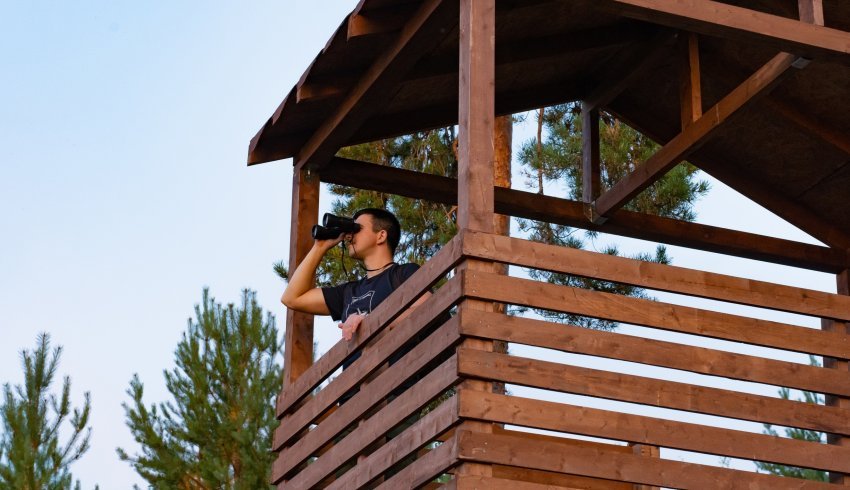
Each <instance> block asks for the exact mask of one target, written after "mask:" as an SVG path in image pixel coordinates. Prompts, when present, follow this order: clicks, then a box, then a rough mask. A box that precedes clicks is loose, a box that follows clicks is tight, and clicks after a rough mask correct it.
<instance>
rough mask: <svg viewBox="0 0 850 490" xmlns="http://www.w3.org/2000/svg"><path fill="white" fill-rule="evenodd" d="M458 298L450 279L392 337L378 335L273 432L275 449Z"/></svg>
mask: <svg viewBox="0 0 850 490" xmlns="http://www.w3.org/2000/svg"><path fill="white" fill-rule="evenodd" d="M459 298H460V281H459V276H455V277H453V278H452V279H451V280H450V281H449V282H447V283H446V284H445V285H443V287H441V288H440V289H439V290H438V291H437V292H436V293H434V295H433V296H431V297H430V298H428V299H427V300H426V301H425V302H424V303H423V304H421V305H419V306H418V307H417V308H416V309H415V310H414V311H413V312H412V313H411V314H410V316H408V317H407V318H405V319H404V320H402V321H401V322H400V323H399V324H398V325H396V326H395V327H394V328H393V330H392V334H389V335H381V336H380V338H378V339H376V341H375V342H374V345H370V346H369V347H367V348H366V350H365V351H364V353H363V355H362V356H361V357H360V358H359V359H357V361H355V362H354V363H353V364H352V365H351V366H349V367H348V369H346V370H344V371H343V372H342V374H340V375H339V376H337V377H336V378H334V380H333V382H331V383H330V384H329V385H328V386H327V387H325V388H324V389H323V390H321V391H319V393H318V394H316V396H314V397H312V398H308V399H306V402H305V403H304V405H303V406H301V407H299V408H298V410H297V411H296V412H295V413H293V414H292V415H291V416H290V417H289V418H287V419H286V420H285V422H284V423H281V425H280V427H279V428H278V430H276V431H275V441H274V447H281V446H283V445H287V444H289V443H290V440H291V439H292V438H293V437H295V436H296V435H298V433H299V432H301V431H302V430H303V429H305V428H307V427H308V426H309V425H310V424H311V423H313V422H314V421H315V420H316V419H317V418H318V417H319V416H321V415H322V413H323V412H324V411H326V410H328V409H329V408H331V407H332V406H333V404H335V403H336V402H337V401H338V400H339V399H340V398H341V397H342V396H343V395H344V394H345V393H347V392H348V391H350V390H351V389H353V388H355V387H356V386H357V385H358V384H360V383H361V382H363V380H364V379H366V378H367V377H368V376H369V375H370V374H372V373H373V372H375V370H376V369H378V368H379V367H380V366H381V365H382V364H383V363H385V362H386V361H387V359H388V358H389V357H390V356H391V355H392V354H393V353H394V352H396V351H398V350H399V349H400V348H401V347H402V346H403V345H404V344H405V343H407V342H408V341H409V340H410V339H411V338H413V337H414V336H415V335H416V334H417V333H418V332H420V331H421V330H422V329H423V328H424V327H425V326H426V325H428V324H429V323H430V322H431V321H433V320H434V318H435V317H436V316H438V315H441V314H443V313H444V312H446V311H448V309H449V308H451V307H452V305H453V304H454V303H455V302H457V300H458V299H459Z"/></svg>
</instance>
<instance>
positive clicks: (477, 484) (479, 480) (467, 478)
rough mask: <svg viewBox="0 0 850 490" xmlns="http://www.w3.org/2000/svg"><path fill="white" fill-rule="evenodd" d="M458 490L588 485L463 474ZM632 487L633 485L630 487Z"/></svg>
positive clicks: (568, 489)
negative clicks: (556, 483) (532, 481)
mask: <svg viewBox="0 0 850 490" xmlns="http://www.w3.org/2000/svg"><path fill="white" fill-rule="evenodd" d="M452 488H456V489H457V490H577V489H579V488H580V489H584V488H586V487H565V486H562V485H553V484H544V483H531V482H525V481H520V480H512V479H507V478H493V477H487V476H475V475H462V476H459V477H458V478H457V480H456V483H455V486H454V487H452ZM628 488H629V489H631V488H632V486H631V485H629V487H628Z"/></svg>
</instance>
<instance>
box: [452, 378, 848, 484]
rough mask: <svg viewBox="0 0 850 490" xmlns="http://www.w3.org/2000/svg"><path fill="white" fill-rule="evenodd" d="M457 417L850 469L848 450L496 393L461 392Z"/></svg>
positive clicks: (834, 469) (767, 459)
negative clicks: (458, 415)
mask: <svg viewBox="0 0 850 490" xmlns="http://www.w3.org/2000/svg"><path fill="white" fill-rule="evenodd" d="M458 393H459V396H460V416H461V418H471V419H476V420H483V421H488V422H497V423H503V424H513V425H519V426H523V427H531V428H535V429H545V430H554V431H559V432H567V433H570V434H579V435H584V436H592V437H602V438H606V439H614V440H619V441H626V442H634V443H639V444H651V445H657V446H661V447H667V448H673V449H681V450H685V451H694V452H699V453H707V454H715V455H718V456H729V457H733V458H742V459H751V460H756V461H764V462H769V463H777V464H785V465H792V466H798V467H803V468H813V469H819V470H825V471H843V472H846V471H847V470H848V469H850V448H848V447H840V446H832V445H827V444H820V443H817V442H809V441H800V440H797V439H789V438H782V437H775V436H769V435H764V434H756V433H752V432H744V431H739V430H731V429H722V428H718V427H710V426H705V425H698V424H691V423H686V422H676V421H672V420H665V419H660V418H654V417H645V416H642V415H632V414H626V413H619V412H614V411H610V410H600V409H596V408H587V407H580V406H575V405H568V404H564V403H555V402H549V401H542V400H533V399H530V398H521V397H517V396H506V395H500V394H496V393H485V392H473V391H469V390H460V391H459V392H458Z"/></svg>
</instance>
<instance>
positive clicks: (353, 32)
mask: <svg viewBox="0 0 850 490" xmlns="http://www.w3.org/2000/svg"><path fill="white" fill-rule="evenodd" d="M415 7H416V5H415V4H409V3H408V4H401V5H397V6H395V5H394V6H388V7H383V8H379V9H371V10H368V11H363V10H362V9H361V10H360V11H358V12H356V13H352V14H351V15H349V16H348V31H347V33H346V38H347V40H348V41H351V40H353V39H355V38H358V37H365V36H376V35H381V34H389V33H393V32H395V31H399V30H401V29H402V28H403V27H404V25H405V23H406V21H407V19H408V18H410V16H411V15H413V13H414V12H415Z"/></svg>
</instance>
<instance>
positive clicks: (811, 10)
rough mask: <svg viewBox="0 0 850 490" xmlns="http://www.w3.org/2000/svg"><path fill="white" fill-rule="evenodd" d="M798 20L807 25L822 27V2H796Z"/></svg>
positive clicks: (820, 0) (811, 0)
mask: <svg viewBox="0 0 850 490" xmlns="http://www.w3.org/2000/svg"><path fill="white" fill-rule="evenodd" d="M797 5H798V6H799V8H800V20H802V21H803V22H808V23H809V24H815V25H819V26H822V25H823V0H797Z"/></svg>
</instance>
